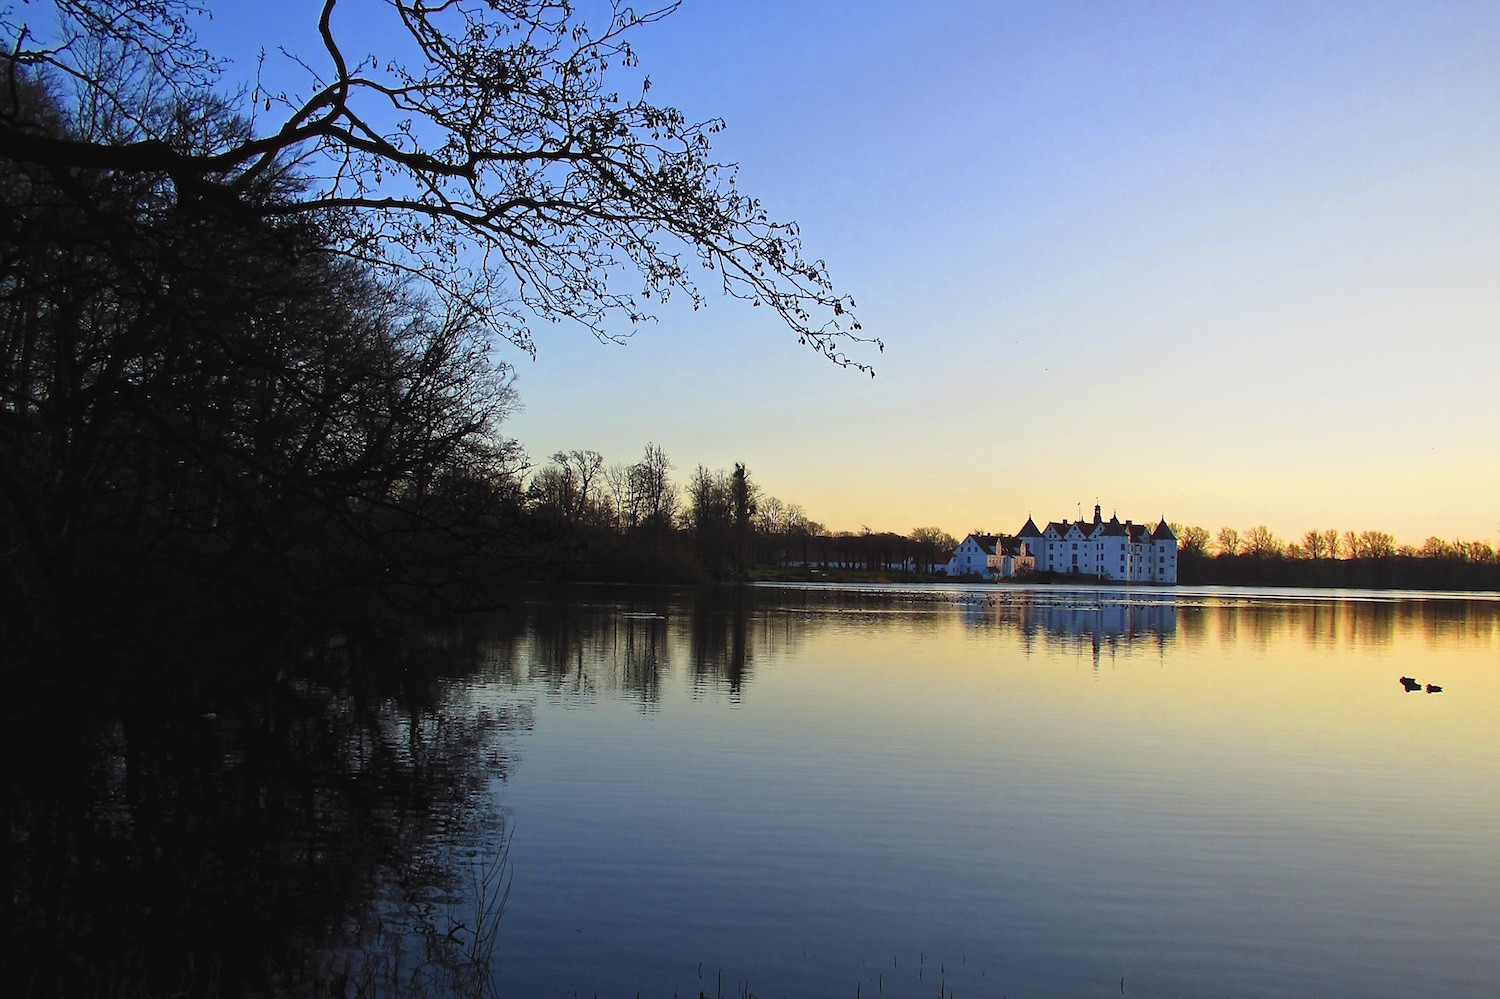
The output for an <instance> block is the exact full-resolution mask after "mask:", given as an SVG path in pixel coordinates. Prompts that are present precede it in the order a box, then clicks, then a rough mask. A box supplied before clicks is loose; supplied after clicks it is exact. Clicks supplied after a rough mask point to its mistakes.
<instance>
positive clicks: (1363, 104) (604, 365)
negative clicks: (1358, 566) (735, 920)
mask: <svg viewBox="0 0 1500 999" xmlns="http://www.w3.org/2000/svg"><path fill="white" fill-rule="evenodd" d="M316 9H317V5H316V4H313V3H282V4H280V5H277V4H256V5H250V4H244V5H240V4H236V5H233V6H230V5H227V4H221V5H216V11H215V21H214V23H213V24H212V25H210V26H209V27H208V28H207V29H206V30H205V35H206V36H207V37H208V38H209V39H210V40H211V41H213V42H214V43H215V44H216V45H220V46H222V47H224V48H225V49H226V50H229V51H233V52H235V53H236V54H237V56H238V58H239V62H238V64H237V65H238V66H241V67H244V69H245V71H248V70H249V68H250V66H249V59H250V56H251V55H252V54H253V52H254V50H255V46H256V45H258V44H260V43H264V44H266V45H267V46H268V47H270V48H274V46H275V45H276V44H279V43H283V42H285V43H288V44H291V45H293V46H295V47H297V48H298V50H299V51H302V52H307V53H310V54H312V55H316V54H317V48H316V45H315V42H314V36H313V35H312V29H313V27H314V24H315V20H316ZM380 11H381V6H380V5H379V4H377V3H374V2H372V0H361V2H355V0H342V2H341V3H340V6H339V8H338V13H337V17H338V19H339V21H341V22H343V23H344V24H346V25H347V29H346V30H350V31H355V32H359V33H360V37H361V40H362V41H365V42H366V43H368V44H369V45H370V47H371V48H379V46H380V45H381V44H382V42H381V38H382V36H381V33H380V31H381V29H380V20H379V16H378V15H380ZM339 21H336V23H339ZM1497 42H1500V5H1497V4H1493V3H1489V4H1430V3H1428V4H1380V3H1372V2H1361V3H1338V4H1315V3H1301V4H1276V3H1256V4H1246V5H1242V6H1235V5H1231V4H1222V3H1198V4H1171V3H1149V4H1147V3H1104V4H1099V3H1075V4H1069V3H1054V4H1019V3H1018V4H1008V3H929V4H921V5H915V4H894V3H877V2H865V3H852V2H831V0H830V2H816V0H807V2H802V3H789V2H780V0H761V2H755V3H750V2H737V0H712V2H711V0H687V2H686V3H684V5H683V7H682V9H681V10H680V11H678V12H677V13H676V14H674V15H673V16H672V17H670V18H668V19H667V20H666V21H664V22H662V23H661V24H658V25H655V26H652V27H650V28H648V29H646V30H643V31H642V32H641V33H640V34H639V35H638V36H637V38H636V41H635V44H636V48H637V50H638V52H639V54H640V57H641V67H642V69H643V70H644V71H645V72H647V73H648V74H649V75H650V76H651V78H652V82H653V89H652V97H653V98H655V99H657V100H658V101H660V102H663V103H669V104H673V105H675V106H677V107H679V108H681V109H682V110H683V111H684V112H686V113H687V114H688V115H689V116H690V117H697V118H707V117H713V116H717V117H722V118H724V119H725V120H726V122H727V123H728V126H729V127H728V130H727V131H726V132H724V133H722V134H721V135H720V136H719V137H718V141H717V143H716V147H717V148H718V150H719V151H720V152H721V154H722V156H723V158H724V159H726V160H732V161H736V162H738V163H739V164H740V170H741V174H740V176H741V186H742V187H743V188H744V189H745V190H747V191H748V192H750V193H752V194H755V195H756V196H758V197H760V198H761V199H762V201H763V202H765V204H766V206H767V207H768V208H769V210H770V211H771V212H772V214H773V215H775V216H777V217H780V218H789V219H795V220H797V221H798V222H799V223H800V224H801V226H802V231H803V236H804V239H805V242H806V244H807V248H808V250H809V251H810V252H811V254H812V255H813V256H816V257H821V258H823V259H825V260H826V261H827V262H828V265H829V268H830V270H831V273H832V274H833V276H834V278H835V281H836V283H837V284H838V285H839V286H841V288H842V289H843V290H845V291H847V292H848V293H850V294H852V295H853V296H854V297H855V299H856V301H857V302H858V303H859V316H860V319H861V321H862V322H863V323H864V325H865V327H866V329H867V330H868V331H869V332H871V333H873V334H874V335H877V336H879V337H881V338H882V339H883V340H884V341H885V343H886V345H887V349H886V352H885V354H884V355H881V356H873V357H872V358H871V359H872V360H873V361H874V362H875V363H876V367H877V371H878V376H877V377H876V378H875V379H874V380H873V381H872V380H871V379H869V378H867V377H863V376H860V375H858V374H856V373H853V372H849V371H843V370H840V369H837V368H834V367H832V366H831V365H829V364H827V363H825V362H822V361H820V360H819V359H818V358H817V357H816V356H814V355H813V354H811V353H810V352H808V351H807V350H805V349H804V348H799V347H798V346H797V345H796V343H795V340H794V339H793V338H792V337H791V336H790V335H789V334H788V333H787V332H786V331H785V330H783V329H781V328H778V326H777V325H776V322H775V321H774V319H773V317H771V316H769V315H766V314H765V313H764V312H763V310H752V309H749V308H748V307H745V306H743V305H742V304H741V303H738V302H735V301H732V300H723V299H718V298H716V297H715V298H714V299H713V300H712V301H711V302H710V306H709V308H708V309H707V310H704V311H701V312H698V313H692V312H687V311H685V310H669V311H668V312H667V313H665V314H664V315H663V316H662V321H661V322H660V323H659V324H657V325H655V326H648V327H645V328H643V329H642V330H641V331H639V332H638V333H637V334H636V335H635V336H634V337H633V338H632V339H631V340H630V342H629V344H628V345H627V346H624V347H619V346H613V345H607V344H599V343H597V342H595V341H593V340H592V339H590V338H589V337H587V335H586V334H584V333H582V332H579V331H574V330H569V329H566V328H561V327H557V328H549V329H547V330H544V331H543V336H542V338H541V340H540V343H539V347H540V350H539V355H538V358H537V360H536V361H535V362H532V361H531V360H529V359H527V358H525V357H522V356H517V357H512V358H510V359H511V360H512V361H513V363H515V364H516V365H517V367H518V369H519V372H520V381H519V388H520V391H521V395H522V399H523V401H524V404H525V409H524V411H523V412H522V413H520V414H519V415H518V416H517V417H516V418H515V419H514V420H513V421H512V423H511V425H510V431H511V432H512V433H513V434H515V435H516V436H518V437H519V438H520V439H521V440H522V441H523V442H524V443H525V444H526V445H527V447H528V449H529V450H530V451H531V453H532V454H533V455H534V456H537V457H541V456H545V455H546V454H547V453H550V452H551V451H553V450H556V449H559V448H573V447H592V448H594V449H596V450H599V451H601V452H603V453H604V454H605V455H606V457H607V458H608V459H610V460H612V461H630V460H634V458H635V457H637V456H638V454H639V452H640V450H641V447H642V446H643V445H644V444H645V443H646V441H648V440H649V441H654V442H656V443H658V444H661V445H662V446H663V447H664V448H665V449H666V451H667V453H668V454H669V455H670V456H671V458H672V459H673V461H674V462H675V463H676V465H677V466H678V469H679V474H682V475H686V474H687V473H688V472H690V471H691V469H692V467H693V466H694V465H696V464H698V463H703V464H706V465H709V466H710V467H724V466H727V465H728V464H729V463H731V462H733V461H745V462H746V463H747V464H748V465H749V467H750V469H751V472H752V475H753V476H754V477H755V478H756V479H757V480H758V481H759V482H760V483H761V484H762V486H763V487H764V488H766V489H767V490H768V491H769V492H771V493H773V494H775V495H778V496H780V497H781V498H783V499H785V500H788V501H794V502H800V503H802V504H803V505H804V506H805V507H806V509H807V511H808V513H809V514H810V515H811V516H812V517H814V518H815V519H818V520H820V521H823V522H825V523H827V524H829V525H830V526H831V527H835V528H849V529H858V528H859V527H861V526H864V525H868V526H870V527H872V528H875V529H877V530H883V529H891V530H900V531H907V530H910V529H911V528H913V527H915V526H917V525H919V524H922V525H925V524H935V525H938V526H941V527H944V528H946V529H948V530H950V531H952V532H953V533H955V534H961V533H963V532H964V531H966V530H968V529H971V528H976V527H983V528H986V529H991V530H1006V531H1013V530H1015V529H1016V528H1017V527H1019V525H1020V523H1021V521H1022V520H1023V519H1024V518H1025V516H1026V515H1027V513H1028V512H1034V513H1036V514H1037V515H1038V516H1039V517H1064V516H1071V515H1073V514H1074V513H1075V511H1076V510H1077V509H1078V506H1079V504H1083V505H1084V506H1089V505H1092V503H1093V502H1094V500H1095V498H1096V497H1097V498H1098V499H1099V500H1100V501H1101V502H1102V503H1103V504H1104V506H1105V508H1106V512H1108V511H1109V510H1110V509H1118V510H1119V513H1120V515H1121V516H1122V517H1125V516H1131V517H1135V518H1137V519H1142V518H1148V517H1154V516H1156V515H1158V514H1160V513H1163V512H1165V513H1166V514H1167V515H1168V517H1169V518H1171V519H1174V520H1182V521H1186V522H1189V523H1199V524H1203V525H1205V526H1208V527H1210V528H1217V527H1218V526H1220V525H1222V524H1228V525H1232V526H1235V527H1238V528H1240V529H1244V528H1245V527H1248V526H1251V525H1254V524H1259V523H1265V524H1268V525H1270V526H1271V527H1272V529H1273V530H1276V531H1277V532H1278V533H1281V534H1283V535H1297V534H1300V533H1301V532H1302V531H1304V530H1306V529H1307V528H1310V527H1315V526H1316V527H1339V528H1353V529H1356V530H1360V529H1367V528H1378V529H1384V530H1389V531H1392V532H1394V533H1395V534H1396V535H1397V536H1398V538H1400V539H1401V540H1402V541H1410V542H1412V543H1420V541H1421V540H1422V538H1423V537H1425V536H1426V535H1427V534H1431V533H1437V534H1440V535H1444V536H1447V537H1452V536H1454V535H1458V534H1461V535H1463V536H1465V537H1486V538H1490V539H1492V540H1493V539H1494V537H1495V535H1496V531H1497V525H1500V462H1497V461H1496V460H1495V458H1494V451H1495V444H1496V440H1497V437H1500V404H1497V402H1496V400H1497V398H1500V392H1497V391H1496V388H1495V381H1496V371H1497V367H1500V366H1497V361H1500V336H1497V334H1500V183H1497V180H1500V59H1496V58H1495V52H1496V51H1500V46H1497ZM620 332H622V333H623V332H627V331H626V330H624V329H621V330H620Z"/></svg>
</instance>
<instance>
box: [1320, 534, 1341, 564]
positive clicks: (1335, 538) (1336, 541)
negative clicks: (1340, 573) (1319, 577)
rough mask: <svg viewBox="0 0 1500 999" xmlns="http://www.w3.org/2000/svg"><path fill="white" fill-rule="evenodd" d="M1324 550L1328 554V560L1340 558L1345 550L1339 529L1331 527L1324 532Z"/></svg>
mask: <svg viewBox="0 0 1500 999" xmlns="http://www.w3.org/2000/svg"><path fill="white" fill-rule="evenodd" d="M1323 550H1324V551H1326V552H1327V553H1328V554H1327V556H1326V557H1327V558H1338V557H1339V553H1340V552H1342V551H1343V550H1344V545H1343V542H1342V541H1341V540H1340V538H1339V532H1338V529H1337V528H1333V527H1330V528H1329V529H1328V530H1326V531H1324V532H1323Z"/></svg>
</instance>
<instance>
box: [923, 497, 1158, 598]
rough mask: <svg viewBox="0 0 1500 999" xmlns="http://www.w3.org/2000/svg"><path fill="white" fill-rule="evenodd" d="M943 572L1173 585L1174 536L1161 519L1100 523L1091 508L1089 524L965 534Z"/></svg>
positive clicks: (1097, 512)
mask: <svg viewBox="0 0 1500 999" xmlns="http://www.w3.org/2000/svg"><path fill="white" fill-rule="evenodd" d="M944 571H946V572H947V573H948V575H950V576H963V575H977V576H981V577H983V578H985V579H1003V578H1009V577H1013V576H1017V575H1024V574H1026V573H1028V572H1033V571H1034V572H1059V573H1068V574H1077V575H1079V576H1091V577H1093V578H1094V579H1109V580H1116V581H1119V582H1129V583H1175V582H1177V535H1175V534H1173V533H1172V528H1170V527H1168V526H1167V522H1166V519H1165V518H1163V519H1162V521H1161V523H1159V524H1157V525H1156V527H1155V529H1152V528H1151V527H1149V526H1147V525H1146V524H1137V523H1135V522H1134V521H1129V520H1127V521H1125V523H1123V524H1122V523H1120V518H1119V517H1110V518H1109V520H1105V519H1104V518H1103V516H1102V515H1101V513H1100V510H1099V507H1098V506H1097V505H1096V506H1095V507H1094V519H1093V522H1092V523H1091V522H1089V521H1086V520H1079V521H1074V522H1073V523H1069V522H1068V521H1066V520H1063V521H1053V522H1051V523H1050V524H1048V525H1047V527H1046V529H1045V530H1043V529H1039V528H1038V527H1037V526H1036V521H1034V520H1032V519H1031V518H1030V517H1027V518H1026V524H1025V526H1023V527H1022V528H1021V530H1020V532H1019V533H1017V534H1016V535H1015V537H1005V536H1004V535H995V534H971V535H969V536H968V537H967V538H964V540H963V541H962V542H960V543H959V546H958V547H957V548H955V549H954V551H953V557H952V558H951V559H949V560H948V564H947V566H945V567H944Z"/></svg>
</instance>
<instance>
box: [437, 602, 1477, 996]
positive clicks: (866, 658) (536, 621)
mask: <svg viewBox="0 0 1500 999" xmlns="http://www.w3.org/2000/svg"><path fill="white" fill-rule="evenodd" d="M533 611H534V616H533V621H532V625H531V626H530V627H529V628H528V629H527V630H526V631H524V632H523V633H521V634H519V635H517V636H514V637H512V638H511V639H510V640H509V641H507V642H505V643H500V644H497V645H496V646H495V648H494V650H493V658H492V661H491V662H490V663H489V665H488V666H487V667H486V668H485V670H484V672H483V673H482V674H481V676H480V679H478V680H477V681H466V682H468V683H472V684H473V688H472V696H473V697H474V698H475V702H476V703H485V702H486V701H487V700H488V701H492V702H493V703H494V704H497V705H499V704H505V705H516V704H520V705H521V706H523V707H524V710H526V711H527V712H529V714H530V717H531V718H533V720H534V723H533V724H532V725H531V726H530V727H529V728H528V729H527V730H525V731H524V732H521V733H519V734H517V735H516V736H515V742H514V761H513V765H512V766H511V769H510V772H509V775H508V778H507V779H506V780H505V781H504V782H503V783H500V782H497V783H496V784H495V785H494V786H493V789H492V791H493V802H494V807H496V808H497V809H499V810H500V811H501V813H502V814H503V816H504V817H505V819H506V828H507V829H508V831H509V835H511V836H512V840H511V848H510V859H511V864H512V872H513V882H512V892H511V895H510V898H509V905H508V908H507V910H506V913H505V916H504V919H503V921H502V926H501V930H500V933H499V934H498V948H499V949H498V953H497V959H496V961H495V963H494V965H493V968H492V972H493V975H494V981H495V983H496V984H497V985H498V986H499V987H500V988H501V989H502V991H510V992H514V993H515V994H556V995H572V994H573V993H574V992H575V991H576V992H577V993H578V994H579V995H593V994H595V993H597V994H598V995H600V996H605V995H624V996H633V995H635V994H636V993H637V991H639V992H640V994H641V995H643V996H652V995H659V996H668V995H673V994H674V993H675V994H678V995H689V994H691V995H697V994H698V992H699V991H700V990H706V991H707V994H708V995H710V996H712V995H714V994H715V990H716V989H717V988H718V983H719V979H718V976H719V974H720V972H721V971H722V974H723V982H724V985H723V989H724V993H725V994H737V992H738V989H739V988H743V987H744V985H745V984H746V983H748V987H749V989H750V990H751V991H753V992H754V993H755V994H756V995H759V996H763V997H764V996H780V995H797V996H842V995H850V996H852V995H855V994H856V991H857V990H858V992H859V993H860V994H862V995H876V994H888V995H894V996H903V995H911V996H917V995H923V996H925V995H929V994H933V995H936V994H939V993H940V992H941V993H943V994H949V993H956V994H959V995H996V996H1000V995H1010V996H1028V995H1055V996H1072V995H1077V996H1093V995H1105V994H1113V995H1118V994H1120V992H1121V988H1122V982H1121V980H1122V978H1123V991H1124V993H1125V994H1126V995H1146V996H1153V995H1161V996H1172V995H1179V994H1180V995H1183V996H1224V995H1229V996H1274V995H1329V996H1332V995H1349V996H1355V995H1358V996H1411V995H1428V996H1431V995H1452V996H1460V995H1479V994H1485V995H1489V994H1494V993H1496V992H1497V991H1500V851H1497V849H1496V847H1497V845H1500V730H1497V725H1496V722H1497V709H1500V627H1497V618H1500V604H1497V603H1495V602H1494V601H1493V600H1486V599H1482V598H1475V599H1456V598H1437V597H1424V596H1421V595H1412V594H1395V595H1393V594H1360V593H1335V594H1318V595H1311V596H1310V595H1308V594H1306V593H1302V594H1295V593H1278V592H1264V593H1256V594H1250V593H1246V592H1244V591H1215V590H1202V591H1190V590H1185V589H1180V590H1177V591H1161V590H1154V591H1153V590H1148V591H1125V590H1120V589H1102V590H1079V591H1066V592H1065V591H1060V590H1057V589H1049V588H1039V589H1032V590H1025V589H1009V588H1006V589H997V588H994V587H978V588H972V589H964V588H943V589H923V590H919V591H912V592H909V593H893V592H891V591H889V590H881V591H868V592H864V593H860V592H847V591H846V592H834V591H828V590H821V589H818V588H805V589H787V588H780V589H771V588H765V589H760V588H757V589H753V590H749V591H742V592H740V593H738V594H734V593H721V594H719V595H718V597H717V598H714V599H711V600H705V599H703V598H698V599H697V600H696V601H695V600H694V599H693V598H688V597H680V598H673V597H671V596H661V595H648V594H641V595H639V596H636V597H633V598H632V597H629V596H624V597H622V596H621V593H620V591H615V592H612V593H595V594H593V595H592V596H590V595H587V594H584V595H578V596H576V597H575V598H572V599H570V600H569V601H568V602H567V603H566V605H565V606H560V607H559V606H556V605H552V606H546V605H538V606H537V607H536V608H534V609H533ZM1402 676H1410V677H1414V678H1416V679H1417V680H1419V681H1420V682H1421V683H1423V684H1424V685H1425V684H1427V683H1433V684H1438V685H1441V686H1442V688H1443V690H1442V692H1441V693H1432V694H1429V693H1426V692H1425V690H1423V691H1421V692H1417V693H1408V692H1407V691H1406V690H1405V689H1404V688H1403V687H1402V685H1401V684H1400V683H1399V682H1398V681H1399V678H1400V677H1402ZM700 965H701V972H700ZM700 974H701V975H702V978H700V977H699V976H700Z"/></svg>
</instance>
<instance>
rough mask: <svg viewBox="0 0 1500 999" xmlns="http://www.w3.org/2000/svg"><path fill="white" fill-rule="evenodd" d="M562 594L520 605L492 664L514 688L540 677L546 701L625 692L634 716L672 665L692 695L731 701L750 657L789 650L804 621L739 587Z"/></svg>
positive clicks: (656, 695)
mask: <svg viewBox="0 0 1500 999" xmlns="http://www.w3.org/2000/svg"><path fill="white" fill-rule="evenodd" d="M569 596H570V597H572V599H562V598H559V599H556V600H550V601H539V602H537V603H535V604H534V605H531V606H529V607H528V608H527V614H526V620H525V625H524V628H523V629H521V630H520V631H518V632H517V633H516V634H514V635H512V636H510V637H509V638H508V639H507V640H505V641H506V643H507V645H506V650H505V652H504V653H503V654H501V655H499V656H497V660H498V661H501V662H503V663H504V664H505V665H504V668H505V669H506V670H508V672H509V675H510V677H511V679H512V681H513V682H518V683H519V682H536V681H542V682H544V683H545V684H546V686H547V689H548V692H549V694H551V695H552V696H557V697H570V698H583V699H591V698H595V697H599V696H620V695H624V696H627V697H630V698H633V699H635V700H636V701H638V702H639V704H640V705H641V707H642V709H643V710H650V709H651V708H653V707H654V706H655V705H656V704H657V703H658V701H659V700H660V698H661V694H662V685H663V683H664V682H665V680H666V677H667V676H668V674H669V673H670V672H671V670H672V669H673V668H674V666H675V667H678V668H682V669H685V670H686V675H687V676H688V677H690V678H691V681H692V686H693V690H694V691H695V692H696V693H703V692H706V691H707V690H709V689H711V688H713V687H719V688H722V689H723V690H725V691H727V692H728V693H729V695H730V696H731V697H735V698H737V697H739V696H740V695H741V693H742V691H743V687H744V685H745V684H746V683H747V682H748V681H749V679H750V675H751V672H752V666H753V663H754V661H755V657H756V656H757V655H775V654H781V653H783V652H786V651H789V650H791V649H793V648H795V647H796V646H797V645H798V644H799V643H800V642H801V641H802V638H803V636H804V635H805V633H806V631H807V628H808V627H809V625H810V621H811V619H810V618H809V617H808V616H807V615H805V614H801V613H798V612H797V610H796V608H795V607H793V608H787V607H785V606H784V605H783V604H781V603H780V602H777V601H774V600H772V599H769V595H768V594H767V593H765V592H762V591H760V590H757V589H755V588H751V587H744V586H715V587H707V588H703V589H699V590H668V589H662V590H652V589H645V588H641V589H635V588H632V589H631V590H630V591H629V592H628V593H625V594H622V592H621V591H620V590H618V589H615V590H604V591H598V590H584V591H581V592H580V593H578V594H570V595H569ZM783 611H784V612H783Z"/></svg>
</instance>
